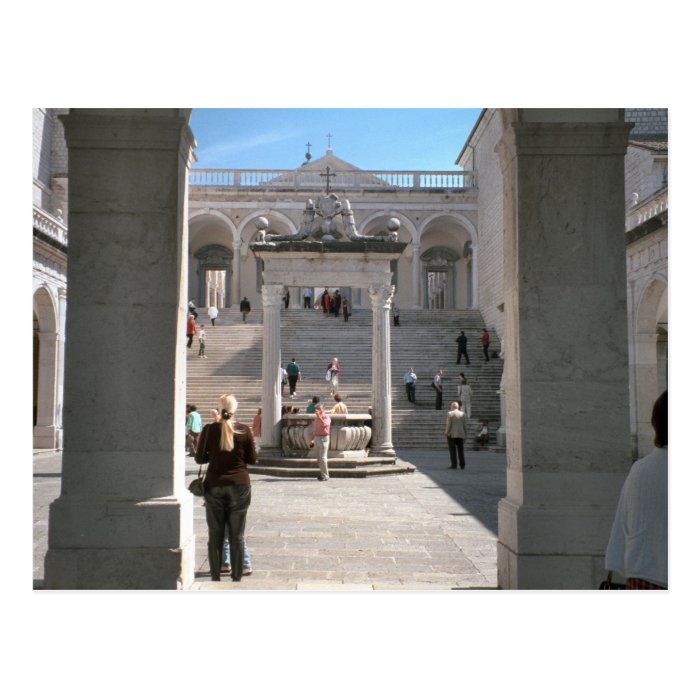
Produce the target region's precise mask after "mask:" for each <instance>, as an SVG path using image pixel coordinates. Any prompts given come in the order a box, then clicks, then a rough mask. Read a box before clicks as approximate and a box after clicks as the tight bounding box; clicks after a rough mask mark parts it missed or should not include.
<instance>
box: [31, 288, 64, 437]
mask: <svg viewBox="0 0 700 700" xmlns="http://www.w3.org/2000/svg"><path fill="white" fill-rule="evenodd" d="M34 327H35V330H34V353H35V354H34V361H33V365H34V378H35V384H34V389H33V391H34V401H35V412H36V418H35V421H34V447H36V448H45V449H54V448H55V447H57V431H58V420H57V410H58V405H57V382H58V342H59V334H58V313H57V309H56V305H55V303H54V300H53V298H52V296H51V293H50V292H49V290H48V289H47V288H46V287H40V288H39V289H37V290H36V292H35V293H34Z"/></svg>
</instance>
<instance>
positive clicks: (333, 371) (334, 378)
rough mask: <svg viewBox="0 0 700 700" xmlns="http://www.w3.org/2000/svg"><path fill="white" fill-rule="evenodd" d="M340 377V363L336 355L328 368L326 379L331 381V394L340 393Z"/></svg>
mask: <svg viewBox="0 0 700 700" xmlns="http://www.w3.org/2000/svg"><path fill="white" fill-rule="evenodd" d="M339 379H340V364H339V363H338V358H337V357H334V358H333V359H332V360H331V361H330V362H329V363H328V367H327V368H326V381H327V382H330V383H331V396H335V394H337V393H338V383H339Z"/></svg>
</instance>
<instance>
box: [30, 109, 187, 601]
mask: <svg viewBox="0 0 700 700" xmlns="http://www.w3.org/2000/svg"><path fill="white" fill-rule="evenodd" d="M188 119H189V114H188V112H187V111H183V110H176V109H133V110H132V109H114V110H109V109H104V110H103V109H78V110H71V111H70V114H69V115H68V116H66V117H64V118H63V121H64V124H65V131H66V141H67V145H68V149H69V158H70V185H71V189H70V220H71V234H70V235H71V239H70V255H69V257H68V276H67V279H68V282H67V287H68V294H69V302H70V311H69V313H68V316H67V328H66V333H67V342H66V355H65V388H64V430H65V433H64V452H63V470H62V479H61V495H60V496H59V498H58V499H57V500H56V501H54V502H53V503H52V504H51V507H50V514H49V549H48V553H47V555H46V562H45V581H44V586H45V587H46V588H53V589H126V588H130V589H175V588H187V587H189V585H191V583H192V582H193V580H194V535H193V524H192V496H191V495H190V494H189V492H188V491H187V490H186V488H185V486H184V482H185V478H184V457H183V452H184V421H185V346H184V344H183V343H182V342H181V340H180V339H181V338H183V337H184V333H185V320H186V305H185V304H186V297H185V292H186V289H185V281H186V264H185V261H186V259H187V258H186V251H187V246H186V238H185V224H186V216H185V208H186V187H187V179H186V173H187V166H188V162H189V158H190V154H191V147H192V145H193V138H192V135H191V132H190V130H189V127H188Z"/></svg>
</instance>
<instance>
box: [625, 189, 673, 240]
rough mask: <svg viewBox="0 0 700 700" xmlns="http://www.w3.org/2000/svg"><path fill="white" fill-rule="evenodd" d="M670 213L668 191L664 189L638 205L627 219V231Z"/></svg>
mask: <svg viewBox="0 0 700 700" xmlns="http://www.w3.org/2000/svg"><path fill="white" fill-rule="evenodd" d="M667 211H668V189H667V188H664V189H663V190H661V191H660V192H657V193H656V194H655V195H654V196H653V197H650V198H649V199H646V200H644V201H642V202H640V203H639V204H637V205H636V206H635V207H634V209H632V210H631V211H630V212H629V213H628V214H627V216H626V217H625V230H626V231H631V230H632V229H633V228H636V227H637V226H641V224H643V223H644V222H645V221H649V219H653V218H654V217H655V216H658V215H659V214H663V213H664V212H667Z"/></svg>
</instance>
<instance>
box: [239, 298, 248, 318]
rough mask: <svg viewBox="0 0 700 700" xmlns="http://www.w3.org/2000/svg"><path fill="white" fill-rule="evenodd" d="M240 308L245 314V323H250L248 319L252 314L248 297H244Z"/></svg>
mask: <svg viewBox="0 0 700 700" xmlns="http://www.w3.org/2000/svg"><path fill="white" fill-rule="evenodd" d="M238 308H239V309H240V310H241V313H242V314H243V323H248V321H246V317H247V316H248V314H249V313H250V302H249V301H248V297H243V299H241V303H240V305H239V307H238Z"/></svg>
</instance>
